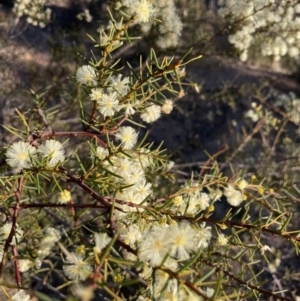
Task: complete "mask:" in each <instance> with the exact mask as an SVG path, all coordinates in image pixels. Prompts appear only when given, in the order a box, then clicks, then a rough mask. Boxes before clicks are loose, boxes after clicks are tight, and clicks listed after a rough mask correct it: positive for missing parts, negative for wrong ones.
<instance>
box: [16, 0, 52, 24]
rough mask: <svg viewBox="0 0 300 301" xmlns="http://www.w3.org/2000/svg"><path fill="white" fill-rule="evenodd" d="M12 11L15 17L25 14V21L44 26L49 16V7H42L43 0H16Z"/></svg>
mask: <svg viewBox="0 0 300 301" xmlns="http://www.w3.org/2000/svg"><path fill="white" fill-rule="evenodd" d="M13 12H14V13H15V14H16V15H17V17H19V18H20V17H22V16H27V19H26V20H27V22H28V23H29V24H32V25H34V26H39V27H41V28H44V27H45V26H46V24H47V23H48V22H49V21H50V18H51V9H50V8H47V9H44V0H16V1H15V3H14V8H13Z"/></svg>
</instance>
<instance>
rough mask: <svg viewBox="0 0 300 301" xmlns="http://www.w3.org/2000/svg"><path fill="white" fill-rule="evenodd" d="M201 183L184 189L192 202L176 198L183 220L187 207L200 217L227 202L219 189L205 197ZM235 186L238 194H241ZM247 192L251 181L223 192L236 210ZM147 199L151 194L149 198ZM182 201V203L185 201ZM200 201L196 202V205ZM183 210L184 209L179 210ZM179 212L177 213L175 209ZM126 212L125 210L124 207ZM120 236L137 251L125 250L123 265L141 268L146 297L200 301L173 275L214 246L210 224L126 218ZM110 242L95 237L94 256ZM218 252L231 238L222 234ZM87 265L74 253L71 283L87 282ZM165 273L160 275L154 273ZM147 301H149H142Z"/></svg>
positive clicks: (205, 291) (217, 241)
mask: <svg viewBox="0 0 300 301" xmlns="http://www.w3.org/2000/svg"><path fill="white" fill-rule="evenodd" d="M198 186H199V185H198V183H196V182H192V183H189V184H187V185H185V186H184V189H185V190H186V189H188V190H189V191H192V192H190V193H186V194H185V195H184V198H185V199H188V201H187V202H185V204H183V203H184V201H183V202H182V204H180V205H179V204H178V197H174V199H173V205H174V207H173V205H172V207H170V208H171V210H175V211H176V214H178V215H182V214H181V213H180V212H179V211H178V210H177V209H178V207H180V208H183V207H185V210H184V211H185V212H184V215H187V216H195V215H197V214H199V213H200V212H204V210H206V209H207V208H208V207H209V206H210V205H211V204H212V203H213V202H214V201H217V200H219V199H220V197H221V196H222V194H223V193H222V191H221V190H220V189H217V190H216V191H211V193H210V194H206V193H204V192H200V191H201V189H200V188H199V187H198ZM235 186H236V187H237V188H238V189H236V188H235ZM247 186H248V183H247V181H245V180H243V179H241V180H239V181H237V182H236V183H234V184H230V185H228V187H226V188H225V189H224V195H225V196H226V197H227V201H228V202H229V203H230V204H231V205H232V206H239V205H240V204H241V202H242V201H243V194H242V191H243V190H244V189H245V188H246V187H247ZM145 195H146V194H145ZM184 198H181V199H184ZM196 199H197V201H196ZM178 205H179V206H178ZM174 208H175V209H174ZM122 209H124V210H125V211H126V208H125V207H123V208H122ZM116 233H118V237H119V239H120V240H121V241H122V242H123V243H125V244H126V245H128V246H130V248H131V249H133V250H137V253H136V254H134V253H132V252H129V251H128V250H127V249H126V248H122V255H123V257H124V259H126V260H130V261H135V262H136V261H138V262H142V263H143V265H142V268H141V269H140V272H139V276H140V277H142V278H143V279H145V280H146V281H147V283H148V289H147V292H146V295H147V297H149V298H155V299H156V300H171V299H170V297H171V296H174V297H175V296H176V297H177V298H178V296H180V298H179V300H194V299H193V298H195V300H199V296H196V295H194V293H193V292H191V291H189V290H187V288H186V287H184V286H183V285H182V284H180V283H179V281H177V280H176V279H173V280H170V278H169V277H170V276H169V273H168V272H164V269H168V270H170V271H172V272H174V273H176V272H178V271H179V270H180V268H181V267H182V264H184V262H186V260H189V259H191V258H192V257H193V256H194V255H195V254H196V253H197V252H201V251H202V250H204V249H206V248H207V247H208V246H209V244H210V243H211V239H212V232H211V227H210V226H207V225H206V224H205V223H201V224H196V225H195V224H191V223H190V222H188V221H186V220H184V221H181V222H176V221H175V220H173V219H169V221H168V222H167V219H166V217H164V218H163V219H162V220H161V221H160V222H157V221H156V220H152V221H151V222H150V221H149V220H148V221H147V222H146V221H145V220H139V222H138V223H135V222H134V223H132V222H130V221H128V219H127V218H126V217H125V216H124V215H118V218H117V221H116ZM110 242H111V238H110V237H109V236H108V235H107V234H106V233H95V235H94V244H95V247H94V252H96V253H101V252H102V251H103V249H104V248H105V247H107V245H108V244H109V243H110ZM214 243H215V246H218V247H222V246H226V245H227V243H228V237H226V236H225V235H224V234H223V233H218V235H217V238H216V239H215V242H214ZM92 255H93V254H92V253H91V254H90V256H89V260H87V259H86V260H84V257H83V256H82V255H80V254H77V253H70V254H69V255H68V256H67V258H66V263H65V265H64V267H63V270H64V273H65V274H66V276H67V277H68V278H69V279H71V280H75V281H76V280H85V279H86V278H87V277H88V276H89V275H90V273H91V271H92V263H91V261H90V258H91V256H92ZM156 267H160V269H155V268H156ZM199 290H200V291H201V292H202V293H203V295H205V296H208V297H211V296H212V295H213V293H214V290H213V289H212V288H206V289H203V288H199ZM139 300H144V299H139Z"/></svg>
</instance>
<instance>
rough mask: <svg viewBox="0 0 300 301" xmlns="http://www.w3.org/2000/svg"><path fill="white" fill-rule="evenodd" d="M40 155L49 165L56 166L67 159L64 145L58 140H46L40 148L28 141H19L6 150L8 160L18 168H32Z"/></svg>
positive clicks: (12, 165)
mask: <svg viewBox="0 0 300 301" xmlns="http://www.w3.org/2000/svg"><path fill="white" fill-rule="evenodd" d="M38 155H40V156H41V158H42V159H44V160H46V163H47V165H48V166H49V167H54V166H55V165H56V164H58V163H59V162H63V161H64V160H65V151H64V149H63V145H62V144H61V143H60V142H59V141H57V140H53V139H50V140H46V141H45V142H44V143H43V144H42V145H40V146H39V148H38V149H37V148H35V147H34V146H32V145H31V144H30V143H28V142H23V141H18V142H15V143H13V144H12V145H11V146H10V147H9V148H8V150H7V152H6V157H7V159H6V162H7V163H8V165H10V166H11V167H12V168H16V169H18V170H20V169H23V168H30V167H32V166H34V165H35V164H36V161H37V159H38Z"/></svg>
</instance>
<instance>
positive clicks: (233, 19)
mask: <svg viewBox="0 0 300 301" xmlns="http://www.w3.org/2000/svg"><path fill="white" fill-rule="evenodd" d="M218 4H219V5H220V8H219V10H218V13H219V15H220V16H222V17H226V18H227V20H230V23H231V24H233V25H234V26H232V28H233V30H234V31H233V32H232V33H231V34H230V35H229V37H228V40H229V42H230V43H231V44H233V45H234V47H235V48H237V49H238V50H239V51H240V59H241V61H246V60H247V59H248V50H249V48H250V47H251V46H253V45H255V44H256V45H257V44H259V45H260V48H261V54H262V55H263V56H273V57H274V59H275V60H276V61H279V60H280V59H281V57H283V56H285V55H289V56H290V57H291V58H297V57H298V56H299V53H300V34H299V33H300V31H299V30H300V15H299V14H300V4H299V3H298V1H295V0H292V1H286V0H280V1H276V0H250V1H248V0H241V1H232V0H219V1H218ZM236 28H237V29H236Z"/></svg>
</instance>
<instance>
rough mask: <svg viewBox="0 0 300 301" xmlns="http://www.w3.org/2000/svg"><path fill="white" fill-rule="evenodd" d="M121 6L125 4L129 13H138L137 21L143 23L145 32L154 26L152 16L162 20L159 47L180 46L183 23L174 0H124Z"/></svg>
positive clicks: (157, 41) (159, 29)
mask: <svg viewBox="0 0 300 301" xmlns="http://www.w3.org/2000/svg"><path fill="white" fill-rule="evenodd" d="M120 6H124V7H125V8H126V12H127V13H128V14H129V15H133V14H135V13H136V14H137V18H136V21H135V22H136V23H137V24H140V25H141V29H142V31H143V32H144V33H145V34H146V33H149V31H150V29H151V27H152V23H151V18H156V19H159V20H161V21H162V22H161V23H160V24H159V26H158V31H159V35H158V37H157V39H156V44H157V46H158V47H160V48H162V49H166V48H169V47H176V46H178V44H179V38H180V35H181V32H182V27H183V24H182V22H181V19H180V17H179V16H178V14H177V12H176V7H175V4H174V1H173V0H153V1H150V0H122V4H120Z"/></svg>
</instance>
